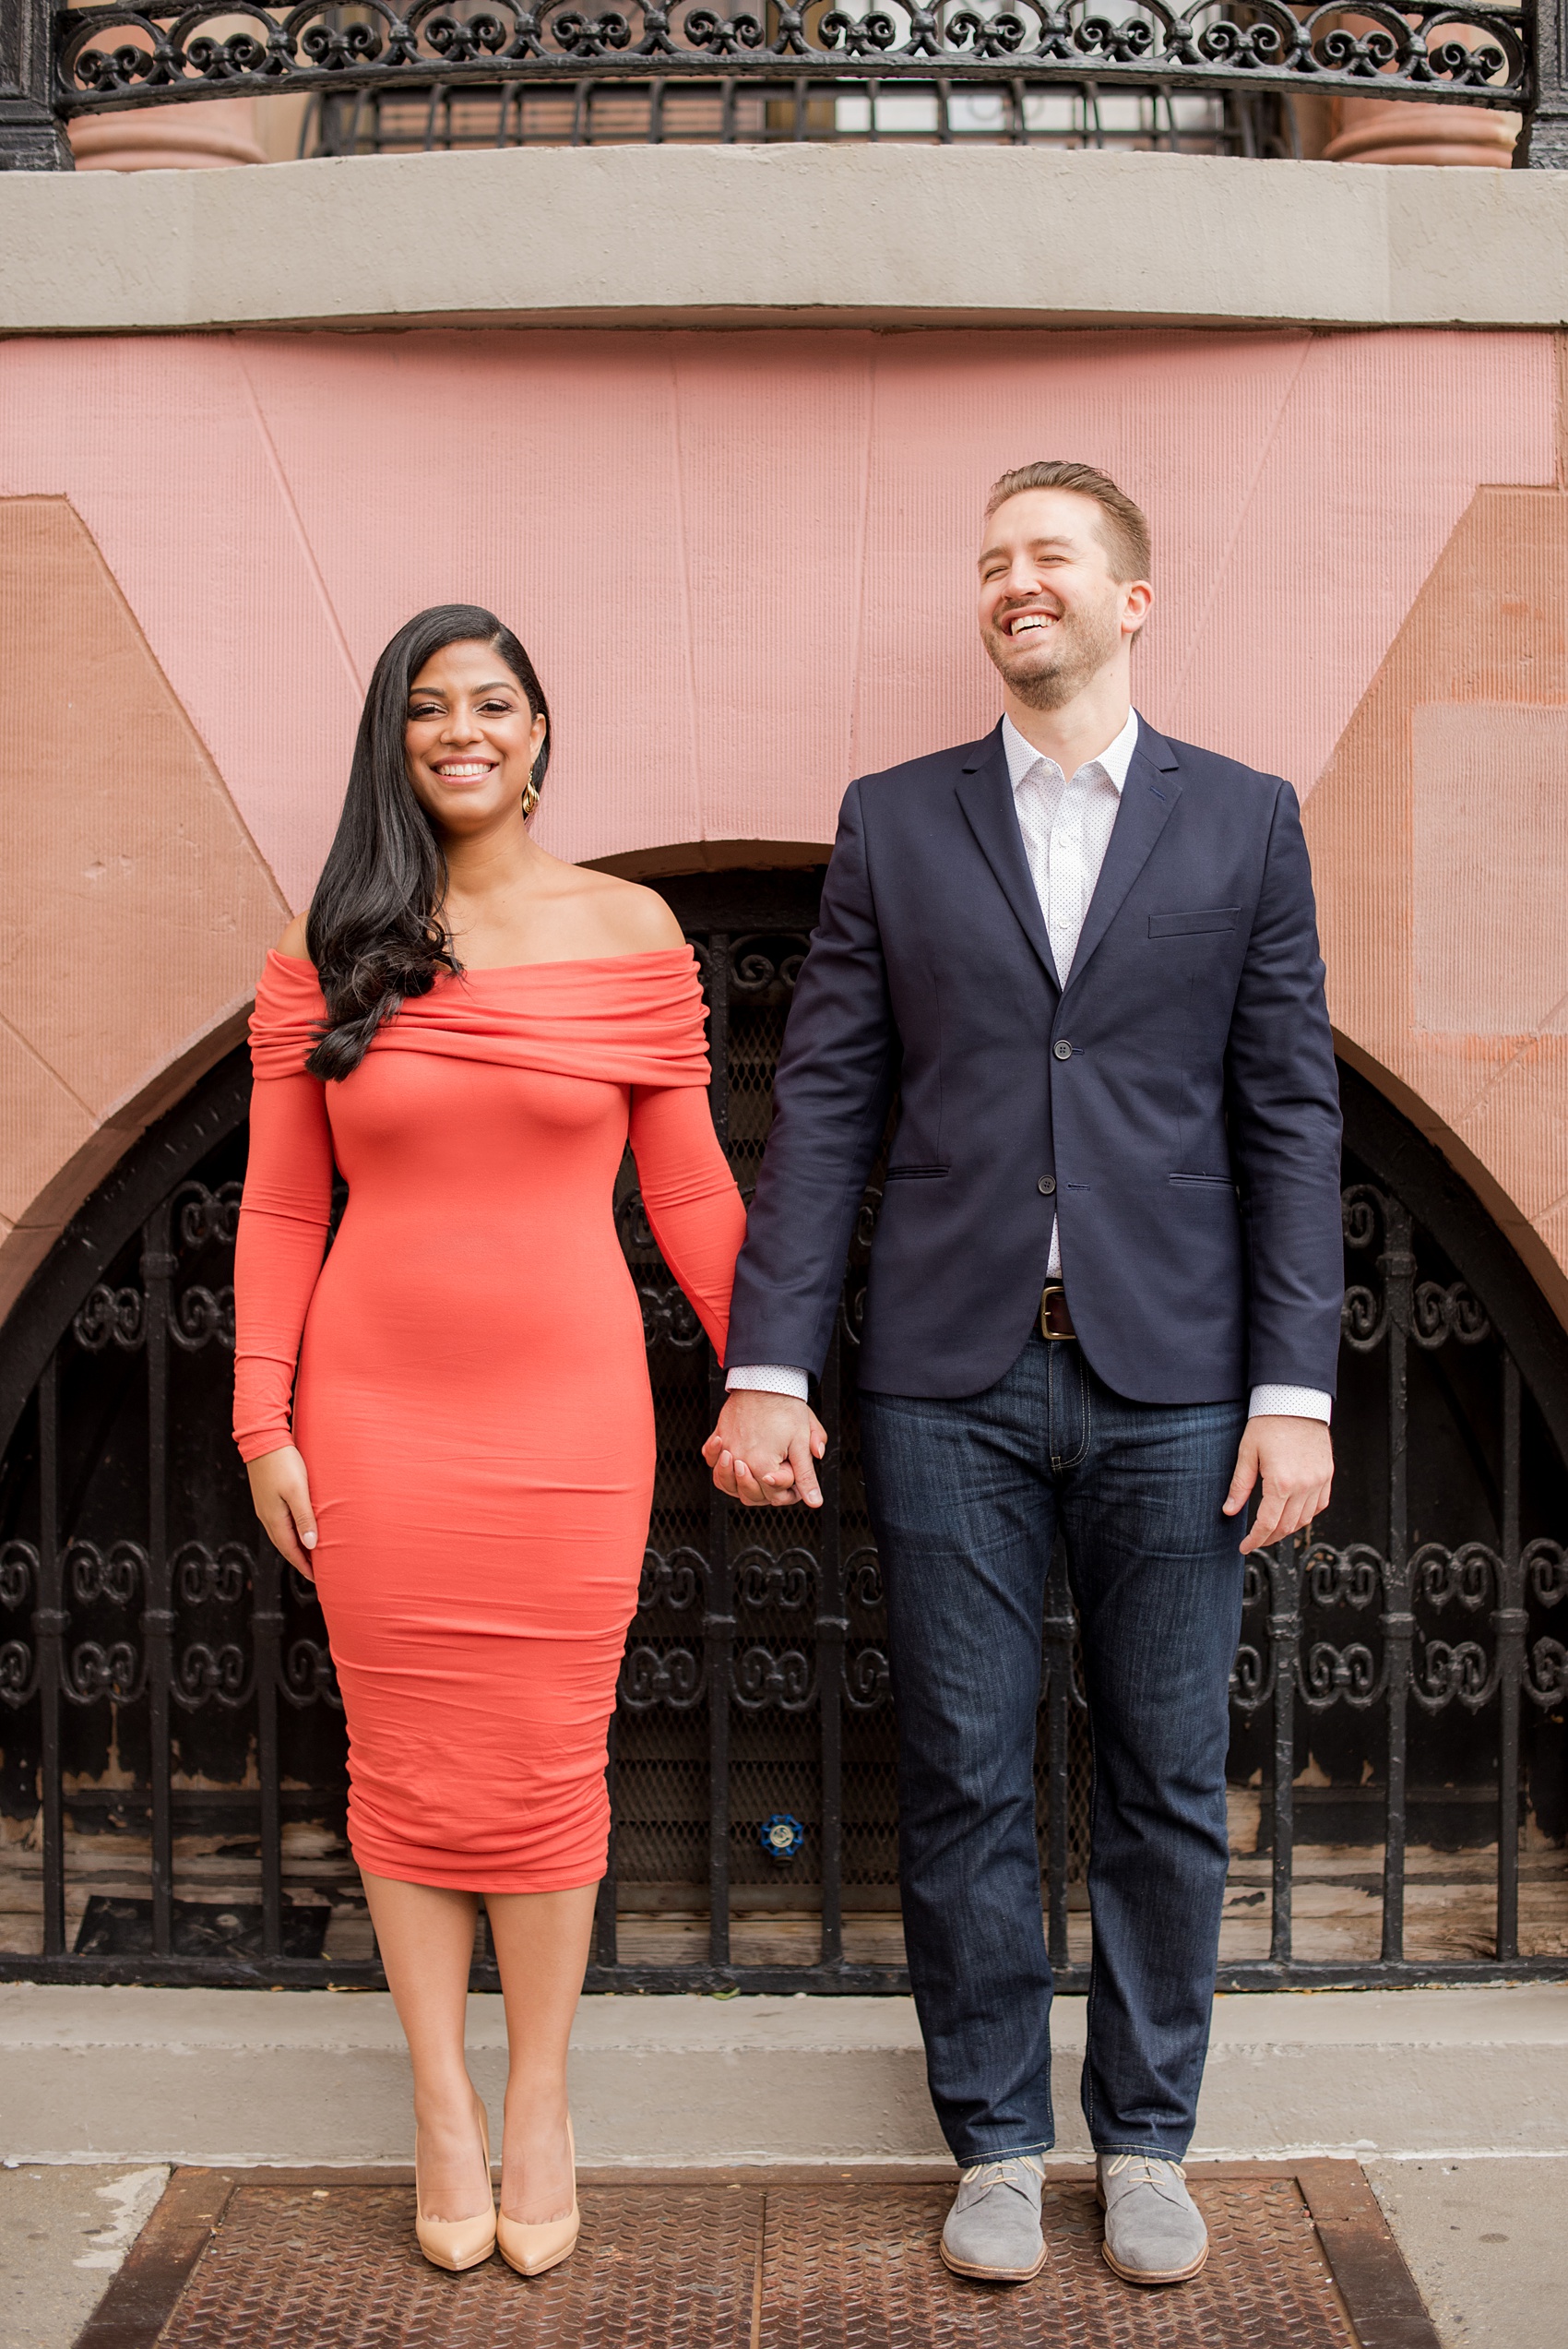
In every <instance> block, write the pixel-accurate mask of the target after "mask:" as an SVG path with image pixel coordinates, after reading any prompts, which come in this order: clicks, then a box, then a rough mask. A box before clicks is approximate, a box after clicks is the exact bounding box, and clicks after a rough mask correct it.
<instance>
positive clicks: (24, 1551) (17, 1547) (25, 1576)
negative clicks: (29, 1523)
mask: <svg viewBox="0 0 1568 2349" xmlns="http://www.w3.org/2000/svg"><path fill="white" fill-rule="evenodd" d="M38 1567H39V1558H38V1552H37V1551H36V1550H35V1549H34V1547H33V1545H32V1544H31V1543H30V1542H6V1543H4V1544H0V1607H6V1608H10V1609H15V1608H18V1607H25V1606H26V1604H27V1603H28V1601H29V1600H30V1598H31V1596H32V1594H33V1592H35V1591H36V1590H37V1588H38ZM36 1675H37V1660H36V1658H35V1657H34V1654H33V1651H32V1650H31V1649H30V1647H29V1646H28V1644H27V1641H26V1640H0V1704H4V1705H11V1706H17V1705H25V1704H26V1703H27V1701H28V1699H30V1697H31V1695H32V1693H33V1689H34V1687H36V1686H37V1676H36Z"/></svg>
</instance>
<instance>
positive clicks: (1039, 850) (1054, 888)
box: [724, 709, 1333, 1421]
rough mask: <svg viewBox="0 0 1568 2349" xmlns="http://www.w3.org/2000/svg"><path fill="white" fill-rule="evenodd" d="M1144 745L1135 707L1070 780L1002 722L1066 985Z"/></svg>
mask: <svg viewBox="0 0 1568 2349" xmlns="http://www.w3.org/2000/svg"><path fill="white" fill-rule="evenodd" d="M1137 740H1138V713H1137V711H1136V710H1135V709H1134V710H1133V711H1131V712H1130V713H1129V715H1128V719H1127V722H1126V724H1125V725H1124V726H1123V729H1122V731H1121V733H1119V734H1118V735H1117V737H1116V739H1115V741H1114V742H1113V743H1111V744H1110V745H1108V746H1107V748H1106V749H1104V750H1102V751H1101V752H1100V754H1099V757H1098V758H1090V759H1087V760H1086V761H1085V763H1084V765H1083V766H1081V767H1080V768H1079V769H1078V770H1077V773H1076V774H1075V776H1074V777H1073V779H1072V781H1068V780H1067V778H1066V776H1065V775H1063V772H1062V769H1061V768H1060V767H1058V766H1057V764H1056V762H1055V760H1054V759H1053V758H1047V757H1044V756H1043V755H1042V754H1041V753H1040V752H1039V751H1038V750H1036V748H1035V746H1034V745H1033V744H1032V743H1030V742H1026V741H1025V739H1024V737H1023V735H1022V734H1021V733H1019V732H1018V729H1017V728H1016V726H1015V725H1014V723H1013V721H1012V720H1011V718H1004V719H1003V721H1002V746H1003V749H1004V752H1005V753H1006V757H1007V772H1008V775H1009V776H1010V778H1011V779H1012V784H1013V804H1014V805H1015V806H1016V809H1017V811H1018V829H1019V830H1020V832H1022V834H1023V836H1024V853H1025V855H1026V856H1027V857H1028V864H1029V872H1030V875H1031V876H1032V877H1033V880H1034V885H1035V893H1036V895H1037V896H1038V897H1039V905H1040V912H1042V913H1043V914H1044V916H1045V929H1046V936H1048V937H1049V938H1050V940H1051V957H1052V960H1054V962H1055V964H1056V975H1057V977H1058V978H1059V979H1060V980H1061V982H1062V984H1063V987H1065V985H1066V984H1067V979H1068V974H1069V973H1070V972H1071V971H1072V968H1073V958H1074V956H1075V954H1076V953H1077V950H1078V940H1079V938H1080V937H1081V936H1082V935H1083V928H1084V922H1085V919H1086V918H1087V913H1088V910H1089V900H1090V899H1091V898H1092V897H1093V895H1094V892H1095V885H1096V883H1097V882H1098V881H1099V868H1100V866H1101V865H1102V864H1104V862H1105V852H1106V850H1107V849H1108V848H1109V847H1110V845H1111V831H1112V829H1114V827H1115V823H1116V811H1117V809H1118V808H1119V807H1120V806H1121V804H1122V793H1123V787H1124V785H1125V783H1126V781H1127V769H1128V767H1129V766H1130V765H1131V763H1132V757H1133V752H1134V749H1135V748H1136V746H1137ZM1046 1277H1047V1279H1048V1280H1051V1281H1059V1280H1060V1279H1061V1277H1062V1242H1061V1233H1060V1228H1059V1226H1058V1224H1057V1223H1056V1222H1054V1221H1053V1222H1052V1223H1051V1254H1050V1258H1049V1260H1048V1262H1047V1265H1046ZM724 1383H725V1385H726V1387H727V1388H729V1389H731V1390H734V1389H741V1388H747V1389H754V1390H758V1391H761V1392H765V1393H769V1394H779V1395H793V1396H795V1397H796V1398H797V1399H798V1400H799V1401H802V1402H803V1401H805V1398H806V1391H807V1384H806V1374H805V1372H804V1371H803V1370H797V1369H793V1368H790V1367H789V1366H787V1365H782V1364H779V1363H763V1364H758V1365H754V1366H752V1365H742V1366H740V1367H738V1368H736V1369H734V1370H731V1371H730V1372H729V1373H728V1374H727V1375H726V1377H725V1382H724ZM1250 1409H1251V1411H1252V1413H1253V1417H1254V1418H1256V1417H1257V1416H1258V1415H1259V1413H1265V1412H1270V1413H1275V1412H1277V1413H1290V1414H1292V1415H1294V1416H1296V1417H1299V1418H1302V1419H1321V1420H1324V1421H1326V1420H1327V1419H1328V1418H1329V1417H1330V1415H1331V1413H1332V1409H1333V1405H1332V1402H1331V1401H1330V1398H1329V1397H1328V1396H1327V1395H1325V1394H1322V1393H1320V1392H1319V1391H1318V1389H1316V1388H1315V1387H1254V1388H1253V1392H1252V1399H1251V1403H1250Z"/></svg>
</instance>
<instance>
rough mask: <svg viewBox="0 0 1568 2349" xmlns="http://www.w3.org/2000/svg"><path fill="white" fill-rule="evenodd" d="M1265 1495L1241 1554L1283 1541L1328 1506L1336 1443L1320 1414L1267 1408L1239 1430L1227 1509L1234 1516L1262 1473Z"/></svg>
mask: <svg viewBox="0 0 1568 2349" xmlns="http://www.w3.org/2000/svg"><path fill="white" fill-rule="evenodd" d="M1260 1476H1261V1477H1262V1479H1263V1496H1262V1498H1261V1499H1260V1500H1259V1502H1258V1513H1257V1516H1256V1518H1255V1520H1253V1530H1252V1532H1250V1533H1249V1534H1248V1536H1247V1538H1246V1540H1245V1541H1244V1542H1243V1543H1242V1544H1241V1556H1243V1557H1247V1556H1251V1554H1252V1552H1253V1550H1261V1549H1264V1548H1265V1547H1266V1546H1267V1545H1268V1544H1270V1543H1271V1542H1283V1541H1284V1540H1285V1539H1286V1538H1287V1536H1288V1535H1289V1534H1291V1533H1297V1532H1300V1531H1301V1527H1302V1526H1303V1525H1307V1524H1310V1523H1311V1521H1312V1520H1313V1518H1314V1517H1315V1516H1317V1514H1318V1512H1319V1510H1320V1509H1325V1508H1327V1507H1328V1496H1329V1495H1330V1493H1331V1492H1332V1491H1333V1490H1334V1446H1333V1444H1332V1442H1331V1441H1330V1439H1329V1433H1328V1430H1327V1428H1326V1427H1325V1426H1324V1424H1323V1422H1322V1420H1321V1419H1297V1418H1295V1417H1289V1418H1288V1417H1286V1415H1285V1414H1284V1413H1272V1412H1271V1413H1268V1414H1267V1415H1266V1416H1265V1417H1262V1418H1258V1419H1249V1420H1248V1422H1247V1424H1246V1425H1245V1427H1244V1428H1243V1429H1242V1430H1241V1450H1240V1451H1239V1452H1238V1453H1237V1455H1236V1473H1235V1475H1234V1476H1232V1478H1231V1479H1230V1490H1229V1493H1227V1495H1226V1496H1225V1514H1226V1516H1227V1517H1236V1516H1238V1515H1239V1514H1240V1513H1241V1510H1242V1509H1244V1508H1246V1506H1247V1497H1248V1496H1249V1494H1250V1493H1251V1492H1252V1489H1253V1485H1255V1484H1256V1483H1257V1481H1258V1479H1259V1477H1260Z"/></svg>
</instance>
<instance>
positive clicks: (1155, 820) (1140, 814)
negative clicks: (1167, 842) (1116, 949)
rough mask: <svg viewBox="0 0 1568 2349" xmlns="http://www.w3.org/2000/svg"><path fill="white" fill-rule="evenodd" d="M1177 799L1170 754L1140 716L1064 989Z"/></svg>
mask: <svg viewBox="0 0 1568 2349" xmlns="http://www.w3.org/2000/svg"><path fill="white" fill-rule="evenodd" d="M1181 796H1182V784H1181V780H1180V776H1179V774H1178V771H1177V765H1176V754H1175V752H1174V751H1173V750H1172V749H1171V747H1170V744H1169V743H1168V742H1167V741H1166V739H1165V737H1164V735H1163V734H1157V733H1155V731H1154V729H1153V727H1152V726H1151V725H1149V723H1148V722H1147V721H1146V719H1144V718H1140V719H1139V720H1138V739H1137V742H1136V744H1135V745H1134V749H1133V756H1132V760H1131V762H1130V764H1129V766H1128V769H1127V781H1126V783H1125V784H1124V786H1123V792H1122V805H1121V806H1120V807H1119V808H1118V809H1117V811H1116V821H1115V824H1114V825H1113V826H1112V828H1111V844H1110V846H1109V847H1108V848H1107V850H1106V852H1105V862H1104V864H1102V865H1101V866H1100V868H1099V880H1098V881H1097V882H1096V884H1095V892H1094V895H1093V897H1091V898H1090V900H1089V910H1088V912H1087V914H1086V915H1085V916H1084V926H1083V930H1082V932H1081V933H1080V935H1079V938H1078V950H1077V952H1076V953H1075V955H1074V957H1073V968H1072V970H1071V972H1069V973H1068V984H1069V985H1071V984H1072V982H1073V981H1074V980H1075V979H1079V978H1081V977H1082V976H1083V973H1084V970H1085V966H1086V965H1087V962H1088V960H1089V957H1090V955H1092V954H1093V952H1094V950H1095V948H1096V947H1097V946H1099V942H1100V940H1101V938H1103V937H1104V936H1105V934H1106V932H1107V930H1109V929H1110V927H1111V924H1112V922H1113V921H1114V920H1115V919H1116V916H1117V914H1118V913H1120V912H1121V911H1122V907H1123V902H1124V901H1125V900H1126V896H1127V892H1128V890H1129V889H1130V888H1132V886H1133V883H1134V881H1135V880H1136V879H1137V877H1138V875H1139V874H1140V873H1141V872H1142V871H1143V869H1144V866H1145V865H1146V864H1147V862H1148V859H1149V856H1150V853H1152V851H1153V848H1154V844H1155V842H1156V841H1158V838H1159V836H1160V834H1161V832H1162V831H1163V830H1164V829H1165V827H1166V825H1167V824H1168V823H1169V822H1170V814H1171V811H1172V809H1173V808H1174V807H1175V805H1176V803H1177V801H1178V800H1179V799H1180V798H1181Z"/></svg>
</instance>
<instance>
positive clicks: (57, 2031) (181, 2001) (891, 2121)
mask: <svg viewBox="0 0 1568 2349" xmlns="http://www.w3.org/2000/svg"><path fill="white" fill-rule="evenodd" d="M1054 2036H1055V2043H1056V2048H1057V2057H1058V2060H1057V2065H1056V2073H1057V2078H1056V2093H1057V2103H1058V2124H1059V2131H1060V2134H1059V2140H1058V2146H1057V2155H1058V2158H1060V2159H1063V2160H1074V2161H1081V2160H1083V2159H1084V2158H1085V2157H1086V2156H1087V2151H1088V2148H1087V2140H1086V2139H1085V2136H1084V2131H1083V2123H1082V2120H1081V2118H1080V2116H1079V2115H1078V2112H1077V2100H1076V2087H1077V2071H1078V2067H1079V2063H1080V2061H1081V2057H1082V2050H1083V2038H1084V2002H1083V2001H1082V2000H1081V1999H1076V1998H1075V1999H1067V1998H1063V1999H1061V2000H1059V2001H1058V2004H1057V2010H1056V2018H1055V2031H1054ZM469 2047H470V2056H471V2061H472V2068H473V2071H474V2075H475V2078H476V2081H478V2084H479V2085H480V2087H481V2090H482V2092H483V2093H484V2094H485V2096H486V2098H487V2100H488V2102H489V2104H490V2105H491V2110H492V2113H493V2116H494V2118H495V2120H497V2121H498V2119H499V2110H500V2094H501V2090H502V2086H503V2082H504V2078H505V2033H504V2026H503V2018H502V2013H501V2008H500V2001H499V2000H498V1999H494V1998H488V1997H476V1998H474V1999H472V2000H471V2001H470V2005H469ZM572 2062H573V2077H572V2099H573V2109H574V2113H575V2115H576V2131H577V2145H578V2154H579V2159H580V2160H581V2162H582V2164H583V2165H584V2166H585V2167H591V2168H597V2169H601V2170H602V2169H606V2168H613V2167H616V2166H627V2167H634V2168H643V2167H697V2166H706V2165H709V2164H711V2165H714V2166H722V2167H735V2166H737V2165H740V2164H753V2163H754V2164H767V2163H791V2164H801V2163H814V2162H820V2163H822V2164H825V2165H827V2166H831V2167H832V2168H834V2169H835V2170H838V2171H842V2170H843V2169H845V2168H852V2167H854V2166H855V2165H857V2164H863V2165H870V2164H877V2165H882V2164H899V2163H908V2164H911V2165H914V2164H929V2163H930V2162H932V2160H941V2159H943V2158H944V2148H943V2145H942V2141H941V2139H940V2137H939V2136H938V2134H937V2132H936V2128H935V2124H934V2121H933V2119H932V2114H931V2108H930V2105H929V2104H928V2102H927V2099H926V2095H925V2087H924V2078H923V2069H922V2059H921V2043H920V2034H919V2031H918V2028H917V2026H916V2022H915V2017H914V2009H913V2007H912V2004H911V2002H910V2001H909V1999H907V1998H867V1999H861V1998H837V1999H836V1998H808V1997H794V1998H730V1999H724V1998H712V1997H595V1998H590V1999H585V2001H584V2002H583V2006H582V2008H581V2009H580V2012H579V2017H578V2021H577V2026H576V2031H575V2033H574V2036H573V2059H572ZM496 2134H498V2131H497V2130H496V2129H495V2128H494V2126H493V2135H496ZM1312 2153H1317V2154H1331V2155H1339V2156H1350V2157H1353V2158H1356V2159H1358V2160H1360V2161H1361V2162H1362V2163H1363V2164H1364V2165H1365V2167H1366V2170H1367V2174H1368V2176H1369V2177H1370V2178H1371V2180H1372V2186H1373V2188H1374V2190H1375V2191H1376V2192H1377V2194H1378V2196H1379V2199H1380V2200H1381V2201H1382V2202H1383V2205H1384V2209H1385V2211H1386V2212H1387V2213H1388V2217H1389V2221H1390V2224H1391V2225H1392V2226H1393V2228H1394V2231H1395V2233H1396V2236H1398V2238H1399V2241H1400V2243H1401V2246H1402V2248H1404V2251H1405V2255H1406V2257H1407V2259H1408V2261H1409V2263H1410V2266H1411V2268H1412V2271H1414V2273H1415V2275H1416V2278H1417V2281H1418V2283H1420V2286H1421V2289H1422V2291H1423V2293H1424V2295H1426V2298H1427V2301H1428V2304H1429V2307H1431V2313H1432V2317H1433V2320H1434V2322H1435V2324H1436V2325H1437V2328H1438V2331H1439V2332H1440V2334H1441V2336H1442V2338H1443V2343H1444V2344H1445V2349H1492V2344H1496V2349H1504V2344H1506V2349H1562V2343H1563V2341H1564V2339H1565V2338H1568V2314H1565V2311H1568V1987H1559V1986H1556V1985H1519V1986H1517V1987H1512V1988H1476V1989H1460V1990H1403V1991H1401V1990H1394V1991H1364V1992H1318V1993H1313V1994H1301V1993H1295V1994H1292V1993H1280V1994H1266V1995H1258V1996H1244V1997H1222V1998H1219V1999H1217V2001H1216V2005H1215V2021H1214V2038H1213V2047H1212V2053H1211V2057H1210V2061H1209V2067H1208V2072H1207V2076H1206V2082H1205V2090H1204V2096H1203V2101H1202V2104H1201V2105H1200V2108H1199V2115H1198V2128H1197V2136H1196V2139H1195V2140H1194V2147H1193V2151H1192V2153H1191V2156H1190V2160H1191V2161H1192V2162H1194V2163H1196V2162H1199V2161H1202V2160H1205V2159H1207V2160H1218V2159H1228V2160H1237V2159H1243V2160H1251V2159H1265V2160H1266V2159H1268V2158H1270V2157H1280V2158H1284V2157H1292V2156H1294V2157H1300V2156H1302V2155H1305V2154H1312ZM409 2158H410V2120H409V2106H408V2070H407V2058H406V2056H405V2054H404V2052H403V2046H402V2039H401V2033H399V2031H398V2023H397V2018H396V2016H395V2015H394V2014H393V2012H392V2009H391V2004H390V2001H389V2000H388V1999H387V1998H386V1997H384V1996H378V1995H375V1994H364V1993H352V1992H331V1991H313V1992H288V1991H272V1992H267V1991H221V1990H216V1991H208V1990H157V1989H114V1988H80V1989H77V1988H69V1989H65V1988H53V1987H48V1986H41V1985H27V1984H11V1985H3V1986H0V2160H3V2162H4V2167H3V2168H0V2285H3V2286H4V2287H5V2289H4V2294H3V2304H0V2349H66V2344H68V2343H70V2342H71V2340H72V2339H73V2338H74V2335H75V2332H76V2331H77V2328H78V2327H79V2325H80V2324H81V2322H82V2321H83V2319H84V2318H85V2317H86V2315H87V2314H88V2312H89V2309H90V2307H91V2306H92V2305H93V2303H94V2301H95V2300H96V2297H97V2296H98V2295H99V2294H100V2293H101V2290H102V2289H103V2286H104V2283H105V2281H106V2279H107V2275H108V2274H109V2273H110V2272H112V2271H113V2268H114V2267H115V2266H117V2265H118V2263H119V2260H120V2259H121V2258H122V2257H123V2256H124V2250H125V2247H126V2246H128V2244H129V2243H130V2241H131V2240H132V2239H134V2236H135V2234H136V2231H137V2227H138V2226H139V2225H140V2224H141V2223H142V2221H143V2219H144V2218H145V2215H146V2212H147V2211H148V2209H150V2207H151V2205H152V2202H153V2201H154V2200H156V2197H157V2194H158V2192H159V2190H160V2187H161V2183H162V2179H163V2176H164V2175H165V2174H166V2171H167V2168H168V2166H169V2165H170V2164H173V2163H176V2162H205V2163H220V2164H244V2165H245V2166H251V2165H253V2164H279V2165H285V2166H287V2165H303V2164H353V2165H364V2164H397V2163H406V2162H407V2161H408V2160H409Z"/></svg>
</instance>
